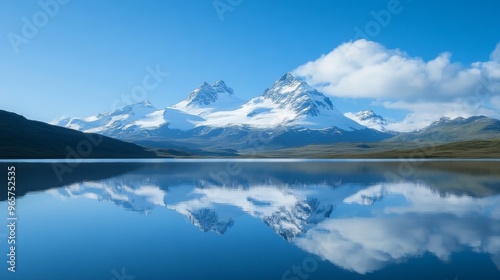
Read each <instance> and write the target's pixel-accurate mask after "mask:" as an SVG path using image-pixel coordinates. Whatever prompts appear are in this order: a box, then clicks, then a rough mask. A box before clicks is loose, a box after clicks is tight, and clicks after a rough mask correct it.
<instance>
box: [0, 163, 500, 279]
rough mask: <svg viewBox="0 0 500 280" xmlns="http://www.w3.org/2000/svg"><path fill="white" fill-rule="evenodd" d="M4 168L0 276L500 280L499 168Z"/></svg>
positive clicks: (33, 165)
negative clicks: (10, 181)
mask: <svg viewBox="0 0 500 280" xmlns="http://www.w3.org/2000/svg"><path fill="white" fill-rule="evenodd" d="M0 166H1V168H2V169H1V170H3V171H2V173H1V175H0V178H2V181H3V182H4V183H5V186H6V187H5V188H3V189H4V190H6V188H7V176H8V173H7V172H8V171H7V168H8V167H9V166H14V167H15V182H16V189H15V196H16V200H15V202H16V203H15V209H14V210H15V213H14V215H11V216H15V217H16V218H17V219H16V220H15V231H14V234H15V236H14V237H15V241H16V244H15V246H16V248H15V271H16V272H15V273H13V272H10V271H8V268H9V267H10V266H11V265H10V264H9V263H8V260H9V258H10V257H9V256H8V255H7V254H9V253H10V248H9V246H10V245H8V244H7V242H8V241H9V237H11V235H12V234H13V233H12V232H11V231H10V229H9V226H8V225H9V223H10V222H11V221H12V220H8V219H7V218H9V217H10V216H9V213H10V212H9V211H8V206H9V205H8V201H7V199H8V197H10V196H13V194H10V195H8V194H7V191H2V193H1V194H0V200H1V202H0V213H1V214H0V215H1V217H4V218H3V220H4V222H3V223H4V224H5V226H2V227H0V248H1V255H2V259H3V261H2V262H0V263H1V265H0V269H1V270H0V279H30V280H31V279H51V280H57V279H72V280H78V279H106V280H109V279H113V280H132V279H135V280H141V279H148V280H149V279H162V280H168V279H189V280H195V279H276V280H279V279H290V280H299V279H332V280H334V279H440V280H445V279H449V280H453V279H460V280H462V279H500V161H495V160H491V161H482V160H469V161H460V160H457V161H446V160H436V161H427V160H426V161H390V160H383V161H376V160H374V161H361V160H343V161H335V160H316V161H315V160H308V161H299V160H271V161H266V160H200V161H199V160H152V161H146V160H136V161H130V162H120V161H112V160H110V161H99V160H95V161H86V162H66V161H60V162H58V161H40V162H23V161H18V162H10V163H8V162H1V163H0ZM11 175H12V174H11ZM11 210H13V209H11Z"/></svg>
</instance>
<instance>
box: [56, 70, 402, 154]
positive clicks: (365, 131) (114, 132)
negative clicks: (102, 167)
mask: <svg viewBox="0 0 500 280" xmlns="http://www.w3.org/2000/svg"><path fill="white" fill-rule="evenodd" d="M57 125H59V126H63V127H67V128H72V129H76V130H80V131H84V132H89V133H100V134H103V135H106V136H110V137H113V138H117V139H121V140H125V141H129V142H134V143H137V144H142V145H147V146H152V147H180V148H206V147H213V148H217V149H237V150H240V151H241V150H252V149H255V148H256V146H259V148H261V147H265V148H266V149H270V148H282V147H290V146H300V145H306V144H321V143H335V142H349V141H363V142H376V141H381V140H384V139H388V138H390V137H391V136H392V134H390V133H386V132H383V131H379V130H376V129H372V128H368V127H366V126H363V125H361V124H359V123H358V122H356V121H354V120H352V119H350V118H348V117H346V116H344V115H343V114H342V113H341V112H340V111H339V110H338V109H337V108H336V107H335V106H334V105H333V103H332V101H331V100H330V98H328V97H326V96H325V95H323V94H322V93H320V92H318V91H317V90H315V89H314V88H312V87H311V86H309V85H308V84H307V83H305V82H304V81H301V80H299V79H297V78H295V77H294V76H293V75H292V74H290V73H287V74H285V75H283V76H281V77H280V78H279V79H278V80H276V81H275V82H274V83H273V84H272V85H271V86H270V87H269V88H267V89H266V90H265V91H264V92H263V94H261V95H260V96H257V97H255V98H252V99H250V100H249V101H244V100H242V99H240V98H238V97H237V96H236V95H235V93H234V90H233V89H231V88H230V87H228V86H227V85H226V84H225V83H224V82H223V81H217V82H215V83H213V84H208V83H203V84H201V85H200V86H199V87H198V88H197V89H195V90H194V91H192V92H191V93H190V94H189V95H188V97H187V98H186V99H184V100H183V101H181V102H179V103H177V104H175V105H173V106H170V107H167V108H163V109H157V108H155V107H154V106H153V105H152V104H151V103H150V102H148V101H144V102H141V103H137V104H132V105H128V106H126V107H124V108H121V109H118V110H116V111H114V112H108V113H102V114H99V115H96V116H91V117H87V118H65V119H62V120H60V121H59V122H58V123H57Z"/></svg>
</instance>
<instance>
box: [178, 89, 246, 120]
mask: <svg viewBox="0 0 500 280" xmlns="http://www.w3.org/2000/svg"><path fill="white" fill-rule="evenodd" d="M244 102H245V101H243V100H241V99H239V98H238V97H236V96H235V95H234V90H233V89H232V88H230V87H228V86H227V85H226V84H225V83H224V81H217V82H215V83H213V84H211V85H209V84H207V83H206V82H205V83H203V84H202V85H200V86H199V87H198V88H197V89H195V90H194V91H192V92H191V93H190V94H189V96H188V97H187V98H186V99H184V100H183V101H181V102H179V103H177V104H175V105H173V106H172V107H171V108H172V109H176V110H179V111H183V112H186V113H189V114H192V115H198V116H202V117H205V116H206V115H208V114H210V113H211V112H214V111H221V110H233V109H236V108H238V107H239V106H241V105H242V104H243V103H244Z"/></svg>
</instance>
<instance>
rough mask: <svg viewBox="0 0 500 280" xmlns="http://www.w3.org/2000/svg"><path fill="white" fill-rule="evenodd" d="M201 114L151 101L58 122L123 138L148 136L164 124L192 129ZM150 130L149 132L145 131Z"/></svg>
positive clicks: (86, 130)
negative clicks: (124, 135) (135, 135)
mask: <svg viewBox="0 0 500 280" xmlns="http://www.w3.org/2000/svg"><path fill="white" fill-rule="evenodd" d="M200 121H203V119H202V118H201V117H198V116H195V115H190V114H187V113H184V112H182V111H180V110H176V109H173V108H166V109H162V110H158V109H156V108H155V107H154V106H153V105H152V104H151V103H150V102H149V101H147V100H146V101H143V102H140V103H136V104H132V105H127V106H125V107H123V108H121V109H118V110H115V111H114V112H111V113H102V114H98V115H96V116H92V117H88V118H83V119H82V118H65V119H62V120H60V121H59V122H58V123H57V125H59V126H64V127H68V128H72V129H76V130H80V131H83V132H88V133H101V134H104V135H107V136H111V137H117V138H120V136H119V135H123V134H134V133H135V134H138V135H144V134H146V135H147V134H148V133H147V132H150V131H153V130H155V129H158V128H160V127H162V126H165V127H168V128H170V129H180V130H189V129H193V128H194V127H195V124H196V122H200ZM145 132H146V133H145Z"/></svg>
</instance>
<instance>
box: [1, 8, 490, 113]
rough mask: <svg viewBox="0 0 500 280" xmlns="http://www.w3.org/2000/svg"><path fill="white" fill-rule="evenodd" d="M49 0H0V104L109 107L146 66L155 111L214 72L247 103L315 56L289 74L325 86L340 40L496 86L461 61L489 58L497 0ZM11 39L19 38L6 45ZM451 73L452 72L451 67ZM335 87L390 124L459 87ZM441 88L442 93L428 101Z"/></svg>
mask: <svg viewBox="0 0 500 280" xmlns="http://www.w3.org/2000/svg"><path fill="white" fill-rule="evenodd" d="M54 1H56V0H41V1H28V0H26V1H12V0H4V1H1V2H0V20H1V21H0V34H2V37H1V40H0V75H1V77H2V82H1V83H0V97H1V100H2V101H1V102H2V103H1V106H0V109H4V110H8V111H14V112H16V113H19V114H22V115H25V116H26V117H28V118H32V119H38V120H42V121H50V120H53V119H55V118H58V117H60V116H63V115H66V116H78V117H85V116H90V115H94V114H96V113H99V112H106V111H110V110H111V108H112V107H113V105H116V101H117V100H121V98H127V96H128V97H130V95H131V91H132V89H134V87H136V86H140V85H142V83H143V79H144V77H145V76H146V75H147V74H148V70H147V68H148V67H149V68H152V69H155V68H157V67H158V69H161V71H162V72H168V73H169V75H168V77H164V78H162V79H161V82H159V83H158V84H157V85H155V86H154V87H151V89H150V90H148V91H147V93H146V94H145V96H146V98H147V99H149V100H151V102H152V103H153V104H154V105H155V106H156V107H160V108H161V107H166V106H170V105H172V104H174V103H177V102H178V101H180V100H182V99H184V98H185V97H186V96H187V95H188V93H189V92H191V91H192V90H193V89H194V88H196V87H197V86H198V85H199V84H201V83H202V82H204V81H206V82H209V83H212V82H214V81H216V80H219V79H222V80H224V81H225V82H226V83H227V84H228V85H229V86H231V87H232V88H233V89H234V90H235V92H236V94H237V95H238V96H240V97H241V98H244V99H249V98H251V97H254V96H257V95H260V94H261V93H262V92H263V91H264V90H265V88H266V87H268V86H269V85H271V84H272V82H273V81H274V80H275V79H277V78H278V77H279V76H281V75H282V74H284V73H285V72H288V71H294V70H296V69H298V68H299V67H301V66H303V65H305V64H306V63H308V62H311V61H313V62H316V64H314V65H310V66H311V67H309V68H308V69H307V71H305V70H304V68H302V70H304V71H302V72H300V71H295V72H294V73H301V74H303V75H304V77H306V76H308V79H306V80H307V81H308V82H311V83H314V82H317V85H325V83H327V84H328V83H330V84H331V83H334V82H335V79H336V78H338V77H334V78H332V77H325V75H326V74H325V73H329V71H328V69H326V70H325V68H324V67H330V68H332V69H335V68H340V67H345V65H342V64H338V65H337V64H336V60H335V59H334V60H333V64H329V65H327V66H325V64H324V63H323V62H322V61H319V59H320V57H321V55H323V54H329V53H330V54H331V53H332V52H333V53H334V54H335V53H337V54H338V53H339V52H335V50H336V49H338V48H339V46H340V45H342V44H344V43H348V44H349V42H351V44H350V45H344V47H345V48H346V49H348V48H349V47H355V48H359V47H361V48H362V50H361V51H362V52H364V51H366V52H367V53H373V51H375V53H378V54H381V53H385V54H389V56H391V54H394V52H400V53H399V54H397V55H396V56H397V57H398V58H400V59H402V60H405V61H406V60H409V61H420V62H421V64H423V65H424V64H426V63H427V62H429V61H432V60H435V59H436V58H438V57H439V56H440V54H442V53H445V52H448V53H450V54H451V56H449V59H448V60H449V61H448V64H449V66H450V67H448V68H446V69H448V70H449V69H455V68H461V69H462V70H464V71H468V70H470V69H471V68H474V69H476V68H481V69H483V68H484V69H490V70H489V72H488V71H486V70H484V71H485V73H486V74H485V75H486V76H488V75H489V76H488V77H489V78H492V79H491V80H488V84H490V85H493V86H492V88H494V89H496V81H497V80H496V76H495V75H494V74H492V73H494V71H496V70H498V68H496V65H493V66H492V64H488V65H486V64H481V65H480V66H478V67H471V63H475V62H481V63H483V62H484V63H486V62H489V61H491V60H492V57H493V55H492V52H493V51H494V50H495V47H496V45H497V43H498V42H499V41H500V36H499V33H498V30H500V20H498V10H500V2H498V1H494V0H491V1H488V0H485V1H481V4H478V3H474V2H472V1H430V0H429V1H424V0H419V1H417V0H413V1H411V0H400V1H399V3H397V2H398V1H397V0H364V1H348V0H343V1H327V0H323V1H321V0H317V1H304V0H270V1H249V0H243V1H238V0H220V1H212V0H199V1H180V0H179V1H137V0H136V1H132V0H130V1H118V0H114V1H98V0H88V1H81V0H65V1H62V0H60V1H61V3H58V2H54ZM394 1H396V2H394ZM63 2H64V3H63ZM43 3H52V4H54V3H57V6H56V7H57V9H56V11H54V9H52V12H50V13H51V14H49V13H48V12H44V8H43V7H42V6H43ZM214 3H215V4H216V5H214ZM224 5H229V6H225V7H230V9H228V10H219V11H217V9H216V7H215V6H218V7H219V8H220V9H223V7H224ZM391 5H396V6H391ZM54 7H55V6H53V5H52V8H54ZM390 7H392V10H391V8H390ZM394 7H397V9H396V8H394ZM396 10H397V13H395V11H396ZM381 11H382V12H381ZM387 11H391V12H389V14H390V20H388V19H387V18H384V20H385V22H384V20H382V21H379V22H378V23H377V20H376V15H387ZM44 14H45V18H44ZM382 17H383V16H382ZM23 19H24V20H27V21H28V22H30V23H34V22H35V21H38V22H37V23H38V25H39V26H40V27H38V28H37V29H38V30H37V31H36V32H32V33H33V34H31V33H27V34H28V35H29V37H31V38H27V36H25V35H26V34H24V33H23V26H25V25H26V23H25V21H24V20H23ZM44 20H45V22H44ZM35 23H36V22H35ZM377 26H378V27H377ZM35 27H36V26H35ZM356 28H359V29H360V30H363V31H367V30H368V31H367V33H370V35H369V36H367V38H366V39H368V41H367V42H364V43H365V44H362V43H363V42H359V41H358V44H354V43H353V42H352V41H353V40H355V39H359V38H356V31H355V30H356ZM367 28H368V29H367ZM369 28H372V29H371V30H370V29H369ZM373 28H375V29H373ZM377 28H378V29H377ZM25 29H26V28H25ZM25 31H26V30H25ZM13 34H14V35H13ZM23 34H24V35H23ZM15 36H18V37H15ZM19 36H21V37H22V38H24V41H23V42H22V43H19V41H15V43H13V38H14V37H15V38H16V39H19ZM380 48H383V49H380ZM16 50H17V52H16ZM499 56H500V55H499ZM422 67H424V68H425V65H424V66H422ZM488 67H489V68H488ZM492 67H493V68H494V70H491V69H493V68H492ZM299 69H300V68H299ZM391 69H392V68H391ZM474 69H473V70H474ZM448 70H443V71H448ZM325 71H326V72H325ZM450 71H451V70H450ZM453 71H455V72H454V74H453V75H455V74H456V75H459V76H460V75H462V73H461V72H460V71H458V70H456V69H455V70H453ZM481 71H482V70H481ZM384 75H389V76H390V75H392V74H391V73H385V74H384ZM331 85H332V84H331ZM332 87H333V85H332ZM423 88H424V89H426V90H431V89H429V88H427V87H423ZM340 89H345V87H341V88H330V90H328V89H324V91H326V93H327V94H329V95H330V96H331V97H332V99H333V101H334V103H335V104H336V106H337V107H338V108H339V109H340V110H341V111H343V112H348V111H352V112H355V111H358V110H361V109H366V108H367V107H372V108H373V109H374V110H375V111H376V112H377V113H380V114H382V115H384V116H387V117H388V118H392V119H394V120H402V119H404V118H405V117H408V114H412V113H413V115H415V112H416V111H418V110H419V109H418V108H427V107H426V106H428V105H429V104H427V103H426V98H429V100H431V101H432V102H431V103H432V106H436V107H432V106H431V107H432V108H440V106H441V105H440V104H446V106H448V107H446V108H448V109H449V111H450V112H452V111H453V110H455V109H456V108H455V107H453V106H451V105H450V104H452V103H454V102H456V100H457V98H462V99H463V98H464V94H465V93H463V92H461V93H457V94H458V95H456V96H452V95H446V93H442V92H436V93H432V92H431V93H430V94H429V95H428V96H427V95H425V94H424V95H422V98H420V99H419V98H416V97H415V96H416V95H415V94H419V92H418V91H415V92H413V95H411V96H405V94H404V93H402V96H401V98H398V96H397V95H394V94H386V95H384V94H381V93H378V94H374V95H373V96H371V95H370V93H369V92H367V93H366V94H359V90H357V91H356V90H352V91H351V90H350V88H349V87H348V89H347V90H345V91H344V92H342V94H339V90H340ZM391 89H392V90H394V89H393V88H391ZM367 90H368V91H369V90H370V89H369V88H368V89H367ZM380 90H384V88H382V89H380ZM402 90H408V89H405V88H404V89H402ZM351 92H352V95H351ZM440 94H441V95H442V98H440V100H434V97H435V96H437V95H440ZM496 94H497V92H496V91H495V90H493V91H492V92H491V96H489V97H488V99H485V100H482V101H481V104H482V105H484V106H485V108H486V109H489V111H488V110H486V111H485V110H479V111H477V110H476V111H477V112H486V114H487V113H488V112H490V113H491V112H493V111H494V109H495V108H497V107H496V106H497V105H498V104H500V102H499V101H500V99H499V98H498V95H496ZM441 95H440V96H441ZM426 96H427V97H426ZM446 98H448V100H443V99H446ZM129 100H130V98H129ZM401 102H402V103H404V104H402V103H401ZM412 102H413V103H412ZM410 103H411V104H417V103H418V104H419V105H420V106H421V107H418V106H417V107H415V106H409V105H408V104H410ZM482 105H481V106H482ZM450 106H451V107H450ZM491 110H493V111H491ZM466 113H467V114H470V113H471V111H470V110H469V111H467V112H465V111H464V114H466ZM432 117H434V115H433V116H429V118H432Z"/></svg>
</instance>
